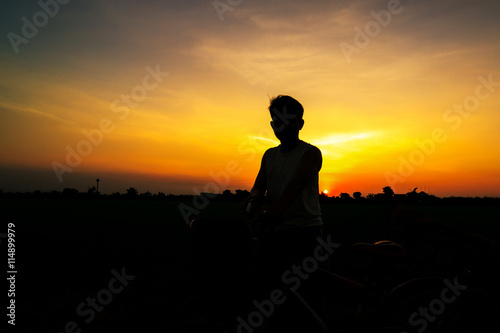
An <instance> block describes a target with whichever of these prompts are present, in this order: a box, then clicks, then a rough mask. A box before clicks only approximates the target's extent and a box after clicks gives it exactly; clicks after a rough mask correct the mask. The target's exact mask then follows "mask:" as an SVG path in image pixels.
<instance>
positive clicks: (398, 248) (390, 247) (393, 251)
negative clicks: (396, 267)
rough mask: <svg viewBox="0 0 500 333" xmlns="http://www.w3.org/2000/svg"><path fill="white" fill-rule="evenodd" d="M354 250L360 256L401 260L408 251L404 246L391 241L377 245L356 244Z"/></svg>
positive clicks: (384, 241)
mask: <svg viewBox="0 0 500 333" xmlns="http://www.w3.org/2000/svg"><path fill="white" fill-rule="evenodd" d="M352 249H353V251H354V252H355V253H358V254H363V255H369V256H379V257H390V258H401V257H403V256H404V255H405V253H406V249H405V248H404V247H403V246H402V245H400V244H397V243H395V242H393V241H390V240H383V241H379V242H376V243H355V244H353V245H352Z"/></svg>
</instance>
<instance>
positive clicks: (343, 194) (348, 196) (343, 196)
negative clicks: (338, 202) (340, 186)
mask: <svg viewBox="0 0 500 333" xmlns="http://www.w3.org/2000/svg"><path fill="white" fill-rule="evenodd" d="M340 199H342V200H349V199H351V196H350V195H349V193H340Z"/></svg>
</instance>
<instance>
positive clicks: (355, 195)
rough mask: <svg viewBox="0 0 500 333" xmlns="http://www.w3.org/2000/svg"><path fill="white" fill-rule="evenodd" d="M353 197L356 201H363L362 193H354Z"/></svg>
mask: <svg viewBox="0 0 500 333" xmlns="http://www.w3.org/2000/svg"><path fill="white" fill-rule="evenodd" d="M352 196H353V197H354V199H356V200H359V199H361V192H354V193H353V194H352Z"/></svg>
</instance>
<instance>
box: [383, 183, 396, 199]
mask: <svg viewBox="0 0 500 333" xmlns="http://www.w3.org/2000/svg"><path fill="white" fill-rule="evenodd" d="M382 191H383V192H384V194H385V195H386V196H387V197H389V198H392V197H393V196H394V190H393V189H392V188H391V187H390V186H386V187H384V188H383V189H382Z"/></svg>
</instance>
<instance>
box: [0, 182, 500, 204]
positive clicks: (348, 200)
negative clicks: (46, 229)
mask: <svg viewBox="0 0 500 333" xmlns="http://www.w3.org/2000/svg"><path fill="white" fill-rule="evenodd" d="M201 194H202V193H200V195H201ZM248 195H250V192H249V191H247V190H240V189H238V190H235V192H232V191H231V190H228V189H226V190H225V191H223V192H222V193H219V194H210V195H209V197H210V198H211V199H210V200H211V201H234V202H240V201H242V200H244V199H245V198H246V197H247V196H248ZM0 196H1V197H20V198H58V199H111V200H165V201H190V200H193V198H194V197H195V194H166V193H164V192H157V193H151V192H150V191H146V192H143V193H140V192H139V191H138V190H137V189H136V188H134V187H129V188H127V189H125V191H124V192H123V193H120V192H114V193H112V194H102V193H100V192H99V191H98V190H97V188H96V187H93V186H92V187H89V188H88V189H87V191H86V192H81V191H79V190H78V189H75V188H65V189H63V190H62V191H56V190H52V191H47V192H42V191H40V190H36V191H33V192H23V193H21V192H3V191H2V190H0ZM319 201H320V202H321V203H342V204H379V203H382V204H384V203H389V204H394V203H429V204H434V203H436V204H481V205H484V204H487V205H500V198H498V197H455V196H451V197H437V196H435V195H431V194H428V193H426V192H424V191H417V188H414V189H413V190H412V191H409V192H407V193H404V194H396V193H394V190H393V189H392V188H391V187H390V186H386V187H384V188H382V192H381V193H368V194H367V195H365V196H364V195H363V194H362V193H361V192H358V191H357V192H354V193H352V195H351V194H350V193H344V192H342V193H340V194H339V195H338V196H328V195H326V194H325V193H320V194H319Z"/></svg>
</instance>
